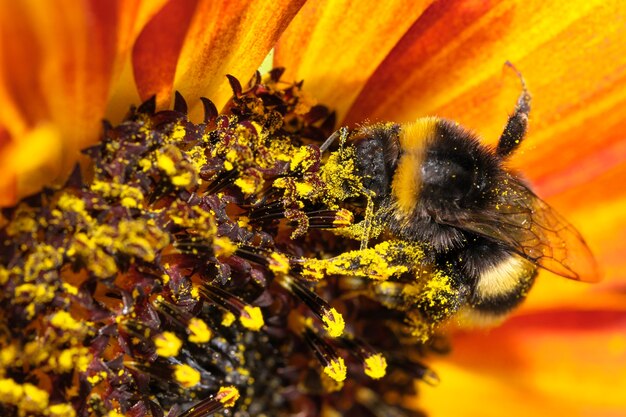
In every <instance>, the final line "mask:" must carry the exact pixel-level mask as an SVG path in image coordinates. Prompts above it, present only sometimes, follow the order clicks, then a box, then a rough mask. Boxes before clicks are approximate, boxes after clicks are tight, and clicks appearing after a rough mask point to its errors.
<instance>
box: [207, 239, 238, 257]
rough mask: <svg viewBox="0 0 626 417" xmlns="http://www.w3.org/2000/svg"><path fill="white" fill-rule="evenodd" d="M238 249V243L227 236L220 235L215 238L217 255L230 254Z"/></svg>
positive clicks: (214, 246)
mask: <svg viewBox="0 0 626 417" xmlns="http://www.w3.org/2000/svg"><path fill="white" fill-rule="evenodd" d="M236 250H237V244H235V243H233V241H232V240H230V239H229V238H227V237H226V236H218V237H216V238H215V239H213V251H215V256H230V255H232V254H233V253H235V251H236Z"/></svg>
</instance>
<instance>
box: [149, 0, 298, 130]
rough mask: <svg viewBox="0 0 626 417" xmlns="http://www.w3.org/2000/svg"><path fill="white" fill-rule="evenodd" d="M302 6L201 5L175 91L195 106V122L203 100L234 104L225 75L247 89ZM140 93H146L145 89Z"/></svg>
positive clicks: (283, 0) (281, 2) (204, 1)
mask: <svg viewBox="0 0 626 417" xmlns="http://www.w3.org/2000/svg"><path fill="white" fill-rule="evenodd" d="M303 3H304V0H297V1H289V0H275V1H271V2H267V1H261V0H254V1H248V2H232V1H227V0H223V1H208V0H201V1H199V2H198V5H197V7H196V11H195V14H194V17H193V19H192V21H191V24H190V27H189V29H188V31H187V34H186V37H185V40H184V44H183V48H182V51H181V52H180V57H179V60H178V64H177V66H176V76H175V81H174V88H175V89H176V90H179V91H180V92H181V93H182V94H183V95H184V96H185V98H186V99H187V101H188V103H189V105H190V115H191V117H192V118H198V117H199V116H200V115H201V113H202V112H201V105H200V101H199V98H200V97H202V96H205V97H208V98H210V99H211V100H212V101H213V102H214V103H215V104H216V106H217V107H218V108H220V107H221V106H223V105H224V104H225V103H226V101H227V100H228V99H229V98H230V96H231V95H232V91H231V89H230V86H229V84H228V81H227V79H226V74H232V75H234V76H235V77H237V78H239V79H240V80H241V82H242V83H245V82H247V81H248V79H250V77H252V75H254V71H255V70H256V69H257V68H258V67H259V65H260V64H261V62H263V58H265V56H266V55H267V54H268V52H269V50H270V49H271V48H272V47H273V46H274V44H275V43H276V41H277V39H278V37H279V36H280V34H281V33H282V32H283V31H284V30H285V28H286V27H287V25H288V24H289V22H290V21H291V19H292V18H293V17H294V16H295V14H296V13H297V12H298V10H299V9H300V7H301V6H302V4H303ZM153 53H154V58H155V59H160V58H161V57H160V55H159V54H160V50H159V48H158V45H155V49H154V50H153ZM168 58H171V57H168ZM168 68H169V67H168ZM138 84H140V82H139V80H138ZM140 91H146V90H144V89H143V87H140ZM142 98H145V97H142Z"/></svg>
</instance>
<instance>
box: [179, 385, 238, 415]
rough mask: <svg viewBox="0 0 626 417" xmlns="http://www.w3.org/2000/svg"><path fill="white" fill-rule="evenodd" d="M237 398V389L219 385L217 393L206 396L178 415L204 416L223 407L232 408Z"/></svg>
mask: <svg viewBox="0 0 626 417" xmlns="http://www.w3.org/2000/svg"><path fill="white" fill-rule="evenodd" d="M238 399H239V390H238V389H237V388H235V387H233V386H227V387H221V388H220V389H219V391H218V392H217V394H215V395H214V396H212V397H209V398H206V399H204V400H202V401H200V402H199V403H197V404H196V405H194V406H192V407H191V408H190V409H188V410H186V411H185V412H183V413H182V414H179V415H178V417H204V416H208V415H210V414H213V413H217V412H218V411H221V410H223V409H225V408H232V407H233V406H234V405H235V402H236V401H237V400H238Z"/></svg>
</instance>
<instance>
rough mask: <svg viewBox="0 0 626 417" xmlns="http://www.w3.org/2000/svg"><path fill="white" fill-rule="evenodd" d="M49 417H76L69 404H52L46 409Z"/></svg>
mask: <svg viewBox="0 0 626 417" xmlns="http://www.w3.org/2000/svg"><path fill="white" fill-rule="evenodd" d="M48 412H49V413H50V416H51V417H76V411H74V407H72V405H71V404H67V403H61V404H54V405H51V406H50V407H49V408H48Z"/></svg>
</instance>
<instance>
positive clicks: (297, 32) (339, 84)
mask: <svg viewBox="0 0 626 417" xmlns="http://www.w3.org/2000/svg"><path fill="white" fill-rule="evenodd" d="M430 3H432V0H420V1H413V2H407V1H397V0H394V1H380V2H369V3H363V4H358V5H357V4H355V3H353V2H351V1H346V0H323V1H310V2H308V3H307V4H305V5H304V6H303V8H302V10H301V11H300V13H298V15H297V16H296V18H295V19H294V20H293V22H292V23H291V24H290V25H289V27H288V28H287V30H286V31H285V33H284V34H283V36H282V37H281V38H280V41H279V43H278V45H277V47H276V54H275V62H276V65H277V66H284V67H285V68H286V72H285V75H284V79H286V80H293V79H295V80H304V90H305V91H308V92H309V93H310V94H311V95H312V96H313V98H315V99H316V100H318V101H319V102H321V103H323V104H327V105H330V106H332V108H333V109H334V110H337V112H338V114H339V115H340V118H341V117H342V116H344V115H345V113H346V111H347V110H348V108H349V107H350V105H351V104H352V102H353V101H354V99H355V98H356V97H357V95H358V94H359V92H360V91H361V88H362V87H363V85H364V84H365V82H366V81H367V79H368V78H369V77H370V75H372V73H373V72H374V70H375V69H376V68H377V67H378V65H379V64H380V63H381V62H382V61H383V59H384V58H385V56H386V55H387V54H388V53H389V51H390V50H391V49H392V48H393V47H394V46H395V45H396V43H397V42H398V40H399V39H400V38H401V37H402V36H403V35H404V34H405V32H406V31H407V30H408V29H409V27H410V26H411V24H413V22H414V21H415V20H416V19H417V18H418V17H419V16H420V15H421V14H422V12H423V11H424V9H426V8H427V7H428V6H429V5H430Z"/></svg>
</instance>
